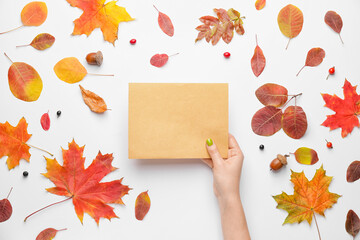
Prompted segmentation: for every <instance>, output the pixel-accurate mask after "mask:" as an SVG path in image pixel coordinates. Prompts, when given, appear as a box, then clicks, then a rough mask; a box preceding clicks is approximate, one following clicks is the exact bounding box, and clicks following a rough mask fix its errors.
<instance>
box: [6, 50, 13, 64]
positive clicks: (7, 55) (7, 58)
mask: <svg viewBox="0 0 360 240" xmlns="http://www.w3.org/2000/svg"><path fill="white" fill-rule="evenodd" d="M4 55H5V57H7V59H9V61H10V62H11V63H14V62H13V61H12V60H11V58H10V57H9V56H8V55H7V54H6V53H5V52H4Z"/></svg>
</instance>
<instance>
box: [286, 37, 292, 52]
mask: <svg viewBox="0 0 360 240" xmlns="http://www.w3.org/2000/svg"><path fill="white" fill-rule="evenodd" d="M290 40H291V38H289V41H288V43H287V44H286V48H285V50H287V49H288V47H289V44H290Z"/></svg>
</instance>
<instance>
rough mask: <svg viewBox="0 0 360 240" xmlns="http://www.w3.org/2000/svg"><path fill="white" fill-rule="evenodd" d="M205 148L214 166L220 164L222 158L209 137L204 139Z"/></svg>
mask: <svg viewBox="0 0 360 240" xmlns="http://www.w3.org/2000/svg"><path fill="white" fill-rule="evenodd" d="M206 149H207V151H208V153H209V155H210V157H211V159H212V160H213V164H214V166H216V165H219V164H222V163H223V161H224V159H223V158H222V157H221V155H220V153H219V150H218V149H217V147H216V145H215V143H214V142H213V140H212V139H211V138H208V139H207V140H206Z"/></svg>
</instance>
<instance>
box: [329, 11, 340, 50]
mask: <svg viewBox="0 0 360 240" xmlns="http://www.w3.org/2000/svg"><path fill="white" fill-rule="evenodd" d="M324 20H325V23H326V24H327V25H328V26H329V27H331V28H332V30H334V31H335V32H336V33H338V34H339V37H340V40H341V43H342V44H344V41H343V40H342V38H341V35H340V32H341V29H342V27H343V21H342V19H341V17H340V15H339V14H337V13H336V12H334V11H328V12H327V13H326V14H325V18H324Z"/></svg>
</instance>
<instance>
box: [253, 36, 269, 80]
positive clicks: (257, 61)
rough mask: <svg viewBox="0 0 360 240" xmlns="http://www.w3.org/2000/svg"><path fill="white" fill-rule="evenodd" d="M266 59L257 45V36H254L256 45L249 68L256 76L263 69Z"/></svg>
mask: <svg viewBox="0 0 360 240" xmlns="http://www.w3.org/2000/svg"><path fill="white" fill-rule="evenodd" d="M265 64H266V59H265V56H264V53H263V51H262V49H261V48H260V47H259V44H258V41H257V36H256V47H255V50H254V55H253V57H252V58H251V69H252V71H253V73H254V75H255V76H256V77H258V76H259V75H260V74H261V73H262V72H263V70H264V68H265Z"/></svg>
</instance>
